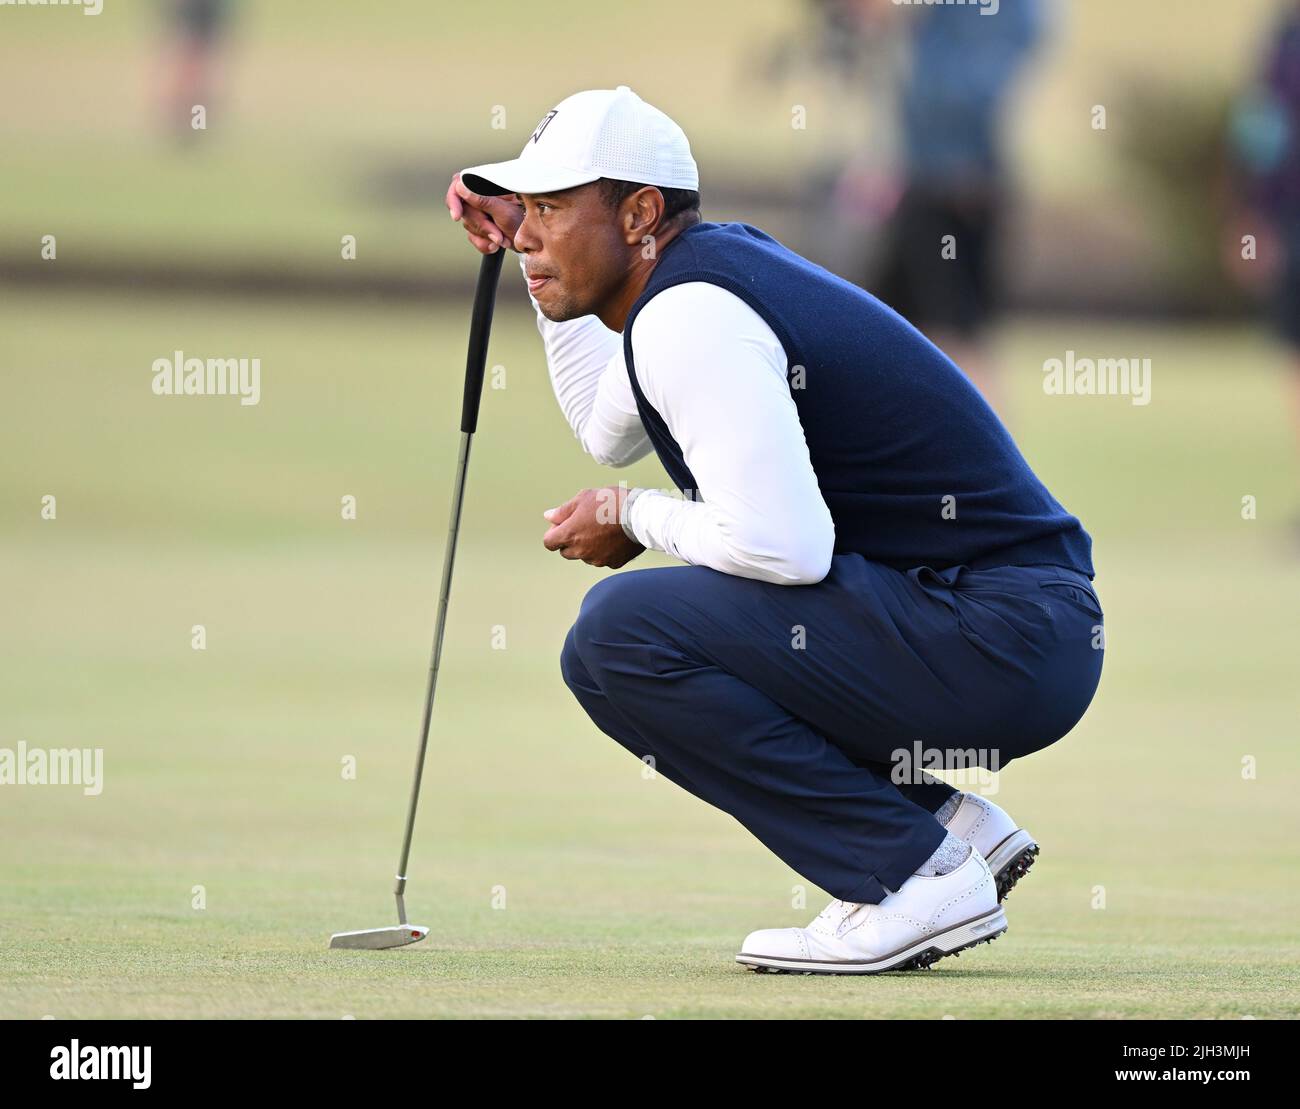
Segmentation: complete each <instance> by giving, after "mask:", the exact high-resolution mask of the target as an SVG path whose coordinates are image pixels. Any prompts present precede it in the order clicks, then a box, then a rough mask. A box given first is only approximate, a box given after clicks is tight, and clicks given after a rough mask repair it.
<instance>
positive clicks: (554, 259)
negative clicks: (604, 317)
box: [514, 181, 628, 322]
mask: <svg viewBox="0 0 1300 1109" xmlns="http://www.w3.org/2000/svg"><path fill="white" fill-rule="evenodd" d="M519 200H520V201H521V202H522V203H523V206H524V222H523V223H522V224H520V226H519V230H518V231H516V232H515V240H514V241H515V247H516V248H517V249H518V250H519V251H521V252H522V253H523V254H524V256H525V262H524V268H525V270H526V271H527V273H528V275H529V282H528V291H529V292H530V293H532V295H533V297H534V298H535V299H536V300H537V305H538V307H539V308H540V309H541V312H542V315H544V316H545V317H546V318H547V319H548V320H555V321H556V322H559V321H561V320H573V319H577V318H578V317H579V316H587V315H591V314H593V313H596V312H599V310H600V308H601V307H602V306H603V305H605V304H606V303H608V302H609V300H610V299H611V297H612V296H613V295H614V294H615V293H616V292H617V291H618V290H619V288H620V287H621V286H622V284H623V282H624V280H626V277H627V266H628V246H627V242H626V240H625V239H624V237H623V232H622V231H621V230H620V227H619V212H618V211H617V210H616V209H613V208H611V207H609V206H608V205H607V204H606V203H605V201H604V199H603V198H602V197H601V193H600V182H598V181H593V182H591V183H590V184H587V185H579V186H578V187H577V188H573V189H565V190H563V191H562V192H557V193H527V194H524V193H521V194H519Z"/></svg>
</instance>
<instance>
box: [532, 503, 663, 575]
mask: <svg viewBox="0 0 1300 1109" xmlns="http://www.w3.org/2000/svg"><path fill="white" fill-rule="evenodd" d="M625 496H627V490H626V489H625V488H622V487H620V486H617V485H612V486H609V487H607V488H605V489H584V490H583V491H582V492H581V493H579V494H578V495H577V496H576V497H574V498H573V499H572V500H568V501H565V502H564V504H562V505H560V506H559V507H558V508H548V509H547V510H546V511H545V512H543V513H542V516H543V518H545V519H546V520H547V521H549V522H550V524H551V527H550V530H548V531H547V533H546V534H545V535H543V536H542V546H544V547H545V548H546V549H547V550H548V551H559V552H560V554H561V555H563V556H564V557H565V558H580V559H582V561H583V562H586V563H589V564H590V565H592V566H610V567H613V568H614V569H617V568H618V567H620V566H622V565H624V564H625V563H628V562H631V561H632V559H634V558H636V556H637V555H639V554H640V553H641V552H642V551H644V550H645V547H643V546H642V545H641V544H640V543H637V542H634V541H633V540H631V539H629V538H628V537H627V534H626V532H624V531H623V525H622V524H620V523H619V522H618V521H619V515H620V513H621V512H622V508H623V498H624V497H625Z"/></svg>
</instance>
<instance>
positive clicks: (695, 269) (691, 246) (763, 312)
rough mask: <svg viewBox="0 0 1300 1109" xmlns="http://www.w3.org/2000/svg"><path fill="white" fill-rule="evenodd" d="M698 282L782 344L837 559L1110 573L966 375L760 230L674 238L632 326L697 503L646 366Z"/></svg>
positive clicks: (661, 437)
mask: <svg viewBox="0 0 1300 1109" xmlns="http://www.w3.org/2000/svg"><path fill="white" fill-rule="evenodd" d="M684 281H708V282H711V283H713V284H715V285H720V286H722V287H723V288H724V289H729V290H730V291H731V292H733V293H735V294H736V295H737V296H738V297H740V298H741V299H742V300H744V301H745V302H746V303H747V304H748V305H749V306H750V307H751V308H753V309H754V311H755V312H757V313H758V314H759V315H760V316H761V317H762V318H763V319H764V320H765V321H766V322H767V324H768V326H769V327H771V328H772V330H773V332H774V333H775V334H776V336H777V338H778V339H780V341H781V345H782V346H783V347H784V348H785V354H786V359H787V368H786V376H787V379H788V380H789V382H790V395H791V397H792V398H793V399H794V402H795V406H796V408H797V409H798V412H799V419H800V421H801V422H802V424H803V430H804V437H805V439H806V440H807V442H808V451H809V455H810V456H811V459H812V465H813V469H814V471H816V474H817V483H818V485H819V486H820V487H821V492H822V497H823V498H824V499H825V501H826V505H827V507H828V508H829V509H830V513H831V517H832V519H833V520H834V522H835V553H836V554H842V553H857V554H860V555H862V556H864V557H865V558H868V559H871V560H872V561H875V562H881V563H884V564H886V565H888V566H892V567H894V568H896V569H900V570H906V569H911V568H912V567H915V566H923V565H924V566H931V567H933V568H935V569H945V568H947V567H950V566H957V565H966V566H969V567H971V568H972V569H982V568H986V567H991V566H1016V565H1019V566H1024V565H1032V564H1049V565H1056V566H1068V567H1070V568H1072V569H1075V570H1078V571H1080V572H1081V573H1084V574H1086V575H1087V576H1088V577H1089V578H1091V577H1093V576H1094V571H1093V566H1092V557H1091V555H1092V540H1091V538H1090V537H1089V535H1088V533H1087V532H1086V531H1084V530H1083V527H1082V526H1081V525H1080V523H1079V521H1078V519H1077V518H1075V517H1074V516H1071V515H1070V514H1069V513H1068V512H1066V511H1065V509H1064V508H1062V507H1061V505H1060V504H1059V503H1058V502H1057V501H1056V499H1055V498H1054V497H1053V496H1052V495H1051V493H1049V492H1048V491H1047V489H1046V488H1045V487H1044V485H1043V483H1042V482H1041V481H1039V480H1038V478H1037V477H1036V476H1035V474H1034V472H1033V471H1032V470H1031V469H1030V468H1029V464H1028V463H1027V462H1026V461H1025V459H1024V456H1023V455H1022V454H1021V453H1020V451H1019V449H1018V448H1017V447H1016V444H1015V443H1014V442H1013V441H1012V438H1011V436H1010V434H1009V433H1008V432H1007V429H1006V428H1005V427H1004V426H1003V424H1002V422H1001V421H1000V420H999V419H998V417H997V415H996V414H995V413H994V412H993V410H992V409H991V408H990V407H989V406H988V404H987V403H986V402H985V401H984V398H983V397H982V396H981V395H980V393H979V391H978V390H977V389H976V388H975V387H974V386H973V385H972V384H971V383H970V381H969V380H968V379H967V378H966V376H965V375H964V374H963V373H962V372H961V371H960V370H959V369H957V367H956V366H955V365H954V364H953V362H952V361H951V360H950V359H949V358H948V357H947V356H946V355H945V354H944V353H943V352H942V351H940V350H939V349H938V348H937V347H936V346H935V345H934V344H933V343H931V342H930V341H929V340H928V339H926V338H925V336H923V335H922V334H921V333H920V332H919V331H917V330H916V328H914V327H913V326H912V325H911V324H910V323H908V322H907V321H906V320H905V319H903V317H902V316H900V315H899V314H898V313H897V312H895V311H893V310H892V309H891V308H889V307H888V306H887V305H885V304H883V303H882V302H881V301H879V300H877V299H876V298H875V297H873V296H872V295H871V294H870V293H867V292H865V291H863V290H862V289H860V288H859V287H858V286H856V285H854V284H852V283H851V282H848V281H845V280H844V279H842V278H840V277H837V276H835V275H834V274H833V273H831V272H829V271H828V270H826V269H823V268H822V267H821V266H818V265H816V264H815V263H813V262H810V261H809V260H808V259H806V258H803V257H801V256H800V255H798V254H796V253H795V252H794V251H792V250H789V249H788V248H787V247H785V246H783V245H782V244H781V243H779V242H777V241H776V240H775V239H773V238H772V237H771V236H770V235H768V234H766V233H765V232H763V231H760V230H759V229H758V228H756V227H752V226H750V225H749V224H746V223H709V222H705V223H698V224H696V225H695V226H693V227H690V228H688V229H687V230H686V231H684V232H682V233H681V234H680V235H678V236H677V237H676V238H675V239H673V240H672V241H671V242H670V243H669V244H668V245H667V246H666V247H665V248H664V250H663V252H662V253H661V254H660V256H659V259H658V261H657V263H656V264H655V268H654V269H653V270H652V271H651V273H650V277H649V280H648V281H647V283H646V287H645V290H644V291H643V293H642V294H641V296H640V297H638V298H637V300H636V302H635V303H634V304H633V305H632V308H631V311H630V312H629V313H628V317H627V322H626V324H625V325H624V328H623V350H624V356H625V358H626V361H627V369H628V375H629V377H630V378H631V383H632V392H633V394H634V396H635V397H636V403H637V409H638V411H639V413H640V416H641V421H642V423H643V424H644V425H645V429H646V432H647V434H648V435H649V437H650V440H651V442H652V443H653V444H654V448H655V451H656V452H657V453H658V455H659V459H660V461H661V462H662V463H663V466H664V469H665V470H667V471H668V475H669V477H670V478H671V479H672V481H673V483H674V484H675V485H676V486H677V488H678V489H679V490H681V491H682V492H683V493H684V494H685V495H687V496H688V497H691V498H692V499H695V500H704V499H706V496H707V492H708V491H707V490H700V489H699V488H698V486H697V484H696V482H695V479H694V477H692V475H691V471H690V469H689V467H688V466H687V465H686V459H685V457H684V456H683V454H682V450H681V448H680V447H679V446H678V445H677V443H676V441H675V440H674V439H673V436H672V433H671V431H670V430H669V429H668V426H667V425H666V424H665V423H664V421H663V419H662V417H661V416H660V415H659V413H658V412H656V411H655V409H654V408H653V407H652V406H651V405H650V403H649V402H648V401H647V400H646V398H645V395H644V394H643V393H642V392H641V387H640V385H639V384H638V382H637V376H636V365H635V363H634V360H633V356H632V333H633V328H634V326H635V325H636V318H637V316H638V314H639V313H640V311H641V309H642V308H644V307H645V306H646V304H647V303H648V302H649V301H650V299H651V298H652V297H653V296H654V295H655V294H656V293H659V292H662V291H663V290H664V289H667V288H669V287H671V286H673V285H679V284H681V283H682V282H684Z"/></svg>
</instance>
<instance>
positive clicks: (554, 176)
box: [460, 85, 700, 196]
mask: <svg viewBox="0 0 1300 1109" xmlns="http://www.w3.org/2000/svg"><path fill="white" fill-rule="evenodd" d="M460 176H461V180H462V181H464V182H465V185H466V186H467V187H468V188H470V189H472V190H473V191H474V192H476V193H480V194H481V195H483V196H499V195H500V194H502V193H556V192H560V191H561V190H562V189H572V188H574V187H576V186H578V185H585V184H587V183H588V182H590V181H596V180H599V179H600V178H602V177H610V178H613V179H614V180H616V181H636V182H639V183H640V184H643V185H660V186H662V187H663V188H670V189H698V188H699V187H700V176H699V171H698V170H697V169H696V168H695V159H694V158H692V157H691V144H690V143H689V142H687V141H686V132H684V131H683V130H682V129H681V128H680V127H678V126H677V124H676V123H674V122H673V121H672V120H671V119H669V118H668V116H666V115H665V114H664V113H663V112H661V111H660V110H659V109H658V108H655V107H653V106H652V105H650V104H647V103H646V102H645V101H644V100H642V99H641V98H640V97H639V96H637V94H636V93H634V92H633V91H632V90H631V89H630V88H628V87H627V85H619V86H618V88H616V89H588V90H587V91H586V92H576V93H574V94H573V95H572V96H570V97H569V98H568V99H566V100H561V101H560V102H559V103H558V104H557V105H556V106H555V107H554V108H552V109H551V110H550V111H549V112H547V113H546V115H545V116H543V117H542V121H541V122H540V123H539V124H538V125H537V130H535V131H534V132H533V133H532V136H531V137H530V138H529V140H528V141H527V142H526V143H524V149H523V152H522V153H521V154H520V155H519V157H518V158H515V159H514V160H513V161H509V162H490V163H489V164H487V165H482V166H470V167H469V169H466V170H462V171H461V175H460Z"/></svg>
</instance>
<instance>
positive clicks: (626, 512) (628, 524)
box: [618, 487, 649, 547]
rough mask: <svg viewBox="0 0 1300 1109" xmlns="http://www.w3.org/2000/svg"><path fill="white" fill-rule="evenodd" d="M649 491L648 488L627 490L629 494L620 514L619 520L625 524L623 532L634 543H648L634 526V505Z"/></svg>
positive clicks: (643, 544) (642, 544) (624, 499)
mask: <svg viewBox="0 0 1300 1109" xmlns="http://www.w3.org/2000/svg"><path fill="white" fill-rule="evenodd" d="M647 492H649V490H648V489H642V488H639V487H638V488H635V489H629V490H628V491H627V496H626V497H624V498H623V511H622V513H621V514H620V516H619V520H618V522H619V523H620V524H622V525H623V534H624V535H626V536H627V537H628V538H629V539H630V540H632V542H633V543H640V544H641V546H643V547H644V546H646V544H645V543H644V542H643V541H642V540H641V539H639V538H638V537H637V534H636V532H635V530H633V528H632V505H633V504H634V503H635V501H636V499H637V498H638V497H639V496H641V494H642V493H647Z"/></svg>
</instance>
